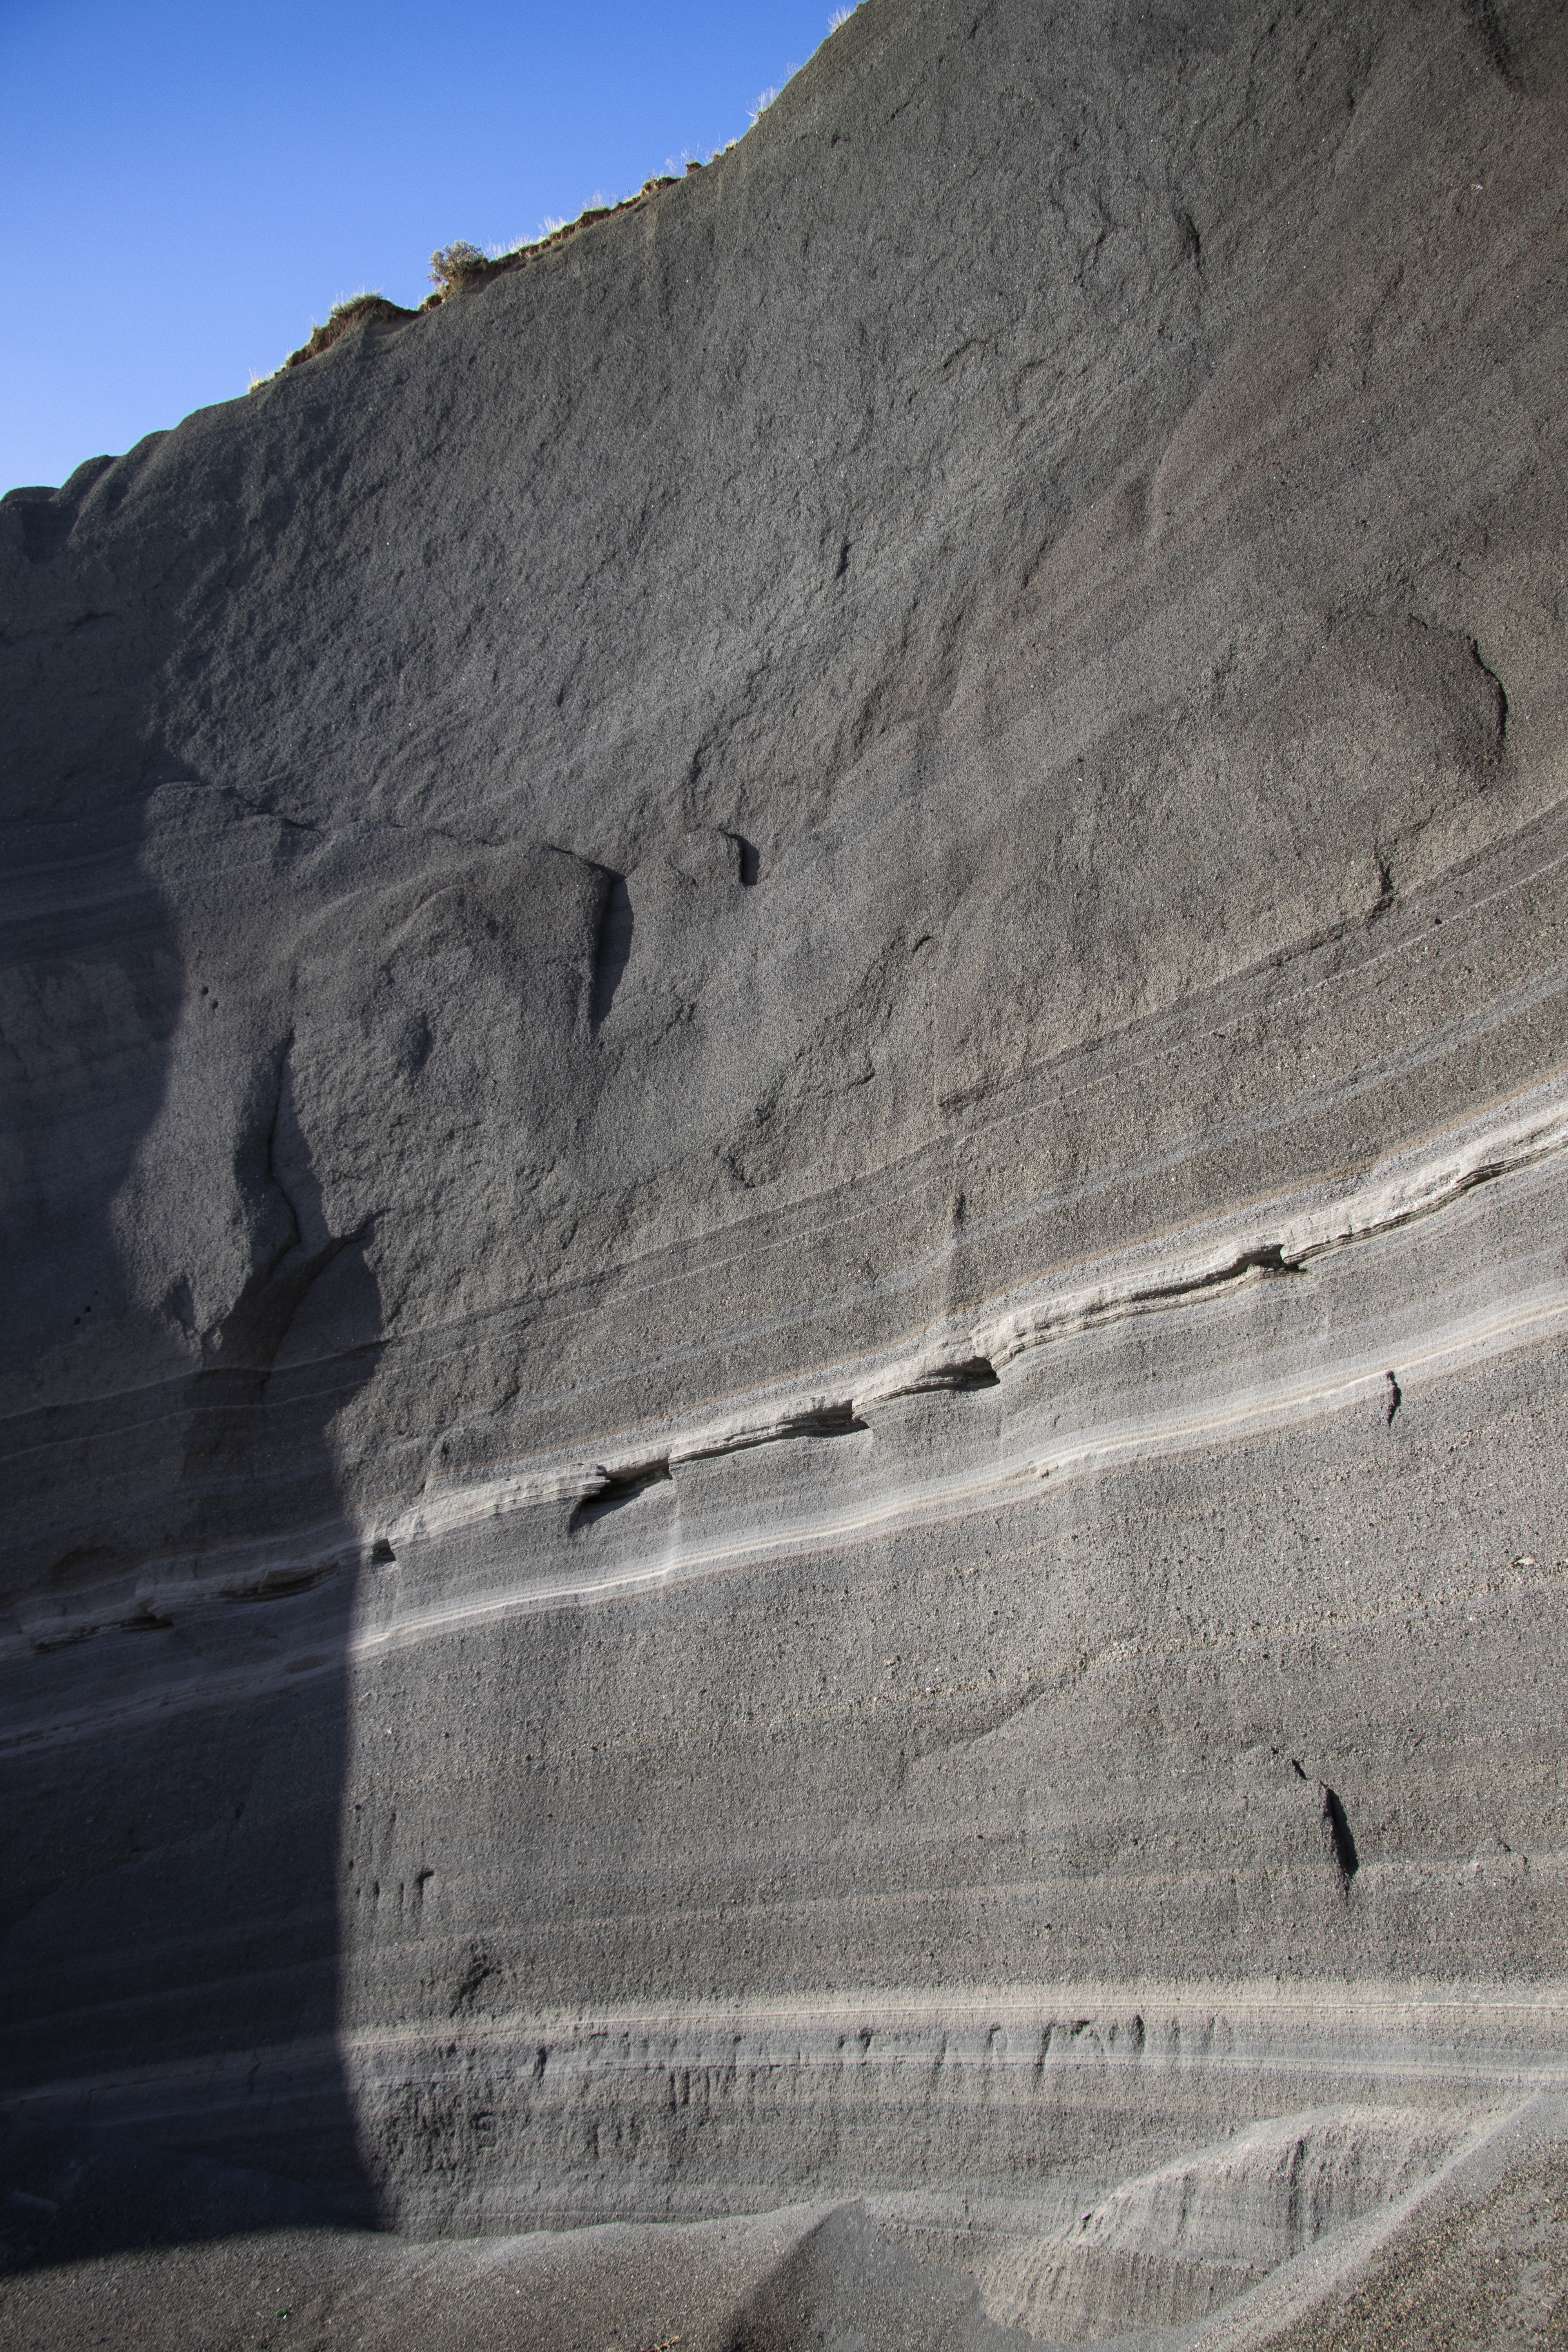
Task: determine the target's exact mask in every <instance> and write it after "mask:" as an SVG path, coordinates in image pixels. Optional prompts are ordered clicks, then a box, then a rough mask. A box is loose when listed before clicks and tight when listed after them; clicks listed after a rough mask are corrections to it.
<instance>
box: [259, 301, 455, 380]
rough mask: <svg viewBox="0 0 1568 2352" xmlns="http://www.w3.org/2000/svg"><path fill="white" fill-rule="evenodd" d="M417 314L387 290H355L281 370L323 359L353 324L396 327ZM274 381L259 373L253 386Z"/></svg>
mask: <svg viewBox="0 0 1568 2352" xmlns="http://www.w3.org/2000/svg"><path fill="white" fill-rule="evenodd" d="M417 316H418V313H417V311H415V310H404V309H403V308H402V307H401V305H400V304H398V303H396V302H389V301H388V300H387V299H386V297H385V295H384V294H351V295H350V297H349V299H348V300H347V301H346V302H334V303H333V305H332V307H331V310H329V311H328V313H327V317H326V322H325V324H324V325H323V326H320V327H312V328H311V330H310V341H309V342H308V343H301V344H300V348H299V350H298V351H297V352H289V356H288V358H287V359H286V360H285V361H284V362H283V367H281V368H279V370H278V373H279V375H281V374H282V373H283V369H284V368H292V367H302V366H303V365H304V362H306V361H307V360H314V359H320V357H321V353H322V352H330V351H331V348H332V345H333V344H334V343H335V342H337V341H339V339H340V337H342V336H343V335H346V334H347V333H348V331H349V329H350V328H351V327H360V326H372V327H395V326H399V325H401V323H402V321H403V320H405V319H413V318H416V317H417ZM271 382H272V378H271V377H270V376H258V377H256V378H255V379H254V380H253V381H252V383H251V386H250V389H251V391H252V392H256V391H258V390H259V389H260V387H261V385H262V384H264V383H271Z"/></svg>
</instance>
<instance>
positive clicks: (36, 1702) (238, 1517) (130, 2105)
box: [0, 797, 379, 2270]
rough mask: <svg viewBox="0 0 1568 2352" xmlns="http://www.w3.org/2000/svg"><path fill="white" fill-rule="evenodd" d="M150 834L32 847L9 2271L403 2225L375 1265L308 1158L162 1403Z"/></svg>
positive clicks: (10, 1535) (119, 810)
mask: <svg viewBox="0 0 1568 2352" xmlns="http://www.w3.org/2000/svg"><path fill="white" fill-rule="evenodd" d="M137 814H138V812H137V809H136V808H135V806H134V805H132V806H128V804H127V798H126V797H121V798H120V799H119V800H118V801H117V802H116V803H115V805H114V808H113V810H112V813H111V814H110V815H109V816H106V817H104V818H102V819H101V820H100V821H98V822H95V821H94V818H93V816H92V814H90V813H89V814H88V815H86V816H76V817H72V818H71V819H69V820H68V821H64V822H60V823H48V824H32V823H28V822H22V823H20V824H18V823H15V822H13V823H11V824H8V825H7V828H6V830H7V834H8V836H9V855H8V857H7V861H6V867H7V882H6V886H5V898H6V901H7V905H6V908H5V911H4V913H3V914H0V926H3V929H4V934H5V957H4V961H5V968H6V976H5V1015H6V1023H5V1035H6V1042H7V1044H8V1045H11V1047H12V1052H11V1055H10V1056H9V1057H8V1066H7V1067H6V1069H5V1084H6V1086H7V1088H8V1090H9V1091H10V1093H11V1095H12V1097H13V1101H12V1104H11V1106H10V1108H12V1110H13V1111H14V1112H15V1113H16V1116H15V1118H13V1119H12V1120H11V1122H10V1129H9V1131H10V1134H11V1135H12V1137H13V1138H14V1139H16V1143H17V1148H18V1154H19V1157H20V1159H21V1161H22V1169H23V1175H22V1181H21V1182H20V1183H18V1184H15V1185H13V1187H12V1188H11V1202H12V1216H11V1230H10V1231H9V1232H8V1233H7V1234H6V1235H5V1239H6V1241H7V1244H8V1245H9V1247H8V1255H9V1258H10V1262H11V1263H13V1264H15V1265H18V1266H19V1267H20V1268H21V1269H22V1272H21V1275H20V1276H19V1280H18V1286H17V1288H18V1293H19V1296H18V1300H17V1306H18V1312H17V1315H16V1317H15V1318H12V1322H11V1347H10V1357H11V1360H10V1361H9V1362H8V1364H7V1365H6V1366H5V1371H6V1372H7V1373H8V1374H9V1376H10V1378H9V1386H10V1390H11V1397H12V1401H13V1402H16V1404H17V1405H18V1406H19V1407H20V1410H18V1411H16V1412H12V1413H10V1414H9V1415H8V1416H7V1417H6V1421H7V1427H6V1436H7V1451H8V1452H9V1453H10V1454H12V1455H13V1457H14V1461H15V1464H16V1468H17V1475H16V1478H15V1479H11V1478H9V1477H8V1489H9V1493H10V1496H11V1500H10V1505H9V1507H8V1509H7V1512H6V1518H7V1520H8V1521H9V1527H8V1529H7V1532H6V1543H5V1549H6V1553H7V1555H8V1570H9V1574H8V1585H9V1597H10V1598H11V1599H12V1600H14V1601H15V1600H16V1599H18V1598H19V1597H22V1596H25V1595H26V1594H27V1593H29V1592H30V1593H31V1594H33V1595H34V1596H41V1598H39V1599H38V1601H37V1607H36V1608H35V1610H34V1612H33V1613H32V1614H31V1616H27V1614H26V1610H25V1609H24V1618H25V1620H26V1623H27V1625H28V1629H29V1635H30V1638H29V1639H27V1640H21V1639H12V1640H9V1641H7V1642H6V1643H5V1646H4V1649H3V1650H0V1692H3V1696H0V1720H3V1721H4V1723H5V1726H6V1729H5V1732H4V1733H0V1753H3V1754H4V1757H5V1790H4V1797H3V1805H4V1818H5V1890H4V1910H3V1912H0V1929H3V1930H4V1932H5V1940H4V1943H3V1945H0V1985H3V1988H4V1990H3V1993H0V2014H3V2017H4V2023H3V2025H0V2052H3V2060H0V2063H3V2069H4V2078H5V2098H4V2102H3V2104H0V2267H3V2268H9V2269H12V2270H15V2269H17V2268H19V2267H27V2266H30V2265H37V2264H40V2263H45V2264H47V2263H56V2262H60V2261H68V2260H76V2259H79V2258H81V2257H84V2256H89V2255H94V2254H102V2253H106V2252H113V2251H115V2250H118V2249H123V2248H127V2247H131V2246H142V2245H148V2244H155V2243H163V2244H170V2243H177V2242H189V2241H192V2240H196V2239H201V2238H208V2237H213V2236H223V2235H228V2234H231V2233H234V2232H237V2231H258V2230H266V2229H268V2228H274V2227H299V2226H300V2225H301V2224H308V2223H310V2222H315V2221H321V2222H329V2221H331V2222H341V2221H344V2220H347V2219H353V2220H365V2219H370V2218H373V2217H374V2197H373V2194H372V2191H371V2189H370V2188H369V2185H368V2183H367V2181H366V2179H365V2177H364V2175H363V2168H362V2167H361V2164H360V2161H359V2157H358V2152H357V2147H356V2143H355V2135H354V2125H353V2114H352V2111H351V2105H350V2101H349V2097H348V2095H347V2090H346V2087H345V2084H344V2081H343V2076H342V2067H341V2064H340V2062H339V2057H338V2048H337V2025H338V1976H339V1940H338V1938H339V1929H338V1906H337V1875H338V1839H339V1811H340V1805H341V1802H342V1779H343V1765H344V1753H345V1742H346V1737H347V1704H348V1688H347V1661H346V1644H347V1641H348V1635H349V1629H350V1626H351V1623H352V1618H353V1591H354V1584H355V1580H356V1576H357V1569H358V1557H359V1555H358V1550H357V1545H356V1543H355V1541H354V1539H353V1536H352V1531H349V1530H346V1529H345V1528H343V1525H342V1518H341V1508H342V1507H341V1497H340V1495H339V1491H338V1485H337V1480H336V1477H335V1475H334V1472H333V1468H332V1458H331V1444H330V1425H331V1422H332V1420H333V1417H334V1416H335V1415H336V1414H338V1413H339V1412H342V1409H343V1407H344V1406H345V1404H346V1403H347V1402H349V1401H350V1400H351V1399H352V1397H353V1395H354V1394H355V1393H356V1391H358V1389H359V1388H360V1387H361V1386H362V1385H363V1382H364V1381H365V1380H366V1379H367V1377H368V1376H369V1372H370V1370H371V1369H372V1366H373V1363H374V1354H375V1349H374V1344H371V1343H368V1342H367V1343H363V1344H361V1345H358V1346H357V1347H356V1346H350V1347H348V1348H346V1349H337V1350H334V1349H332V1348H331V1346H330V1345H328V1346H327V1347H326V1349H325V1351H324V1352H323V1349H322V1348H321V1344H320V1340H321V1326H322V1322H323V1311H322V1301H323V1297H326V1299H327V1309H326V1312H325V1318H324V1319H325V1324H326V1325H327V1326H329V1327H331V1326H334V1325H335V1327H336V1328H339V1329H343V1328H346V1329H348V1330H350V1331H351V1332H358V1333H360V1334H362V1335H363V1334H364V1333H365V1332H366V1331H369V1330H374V1329H375V1328H377V1327H378V1323H379V1297H378V1293H377V1287H376V1281H375V1276H374V1271H373V1270H372V1268H371V1267H370V1265H368V1264H367V1262H366V1257H365V1244H366V1242H367V1239H368V1233H361V1234H353V1235H349V1236H341V1237H332V1238H331V1242H330V1245H328V1246H325V1247H322V1246H319V1245H317V1244H315V1242H314V1241H313V1239H312V1236H311V1235H310V1234H308V1233H305V1232H303V1231H301V1229H300V1219H301V1216H303V1217H304V1218H305V1220H306V1221H307V1222H308V1221H309V1219H310V1216H311V1214H312V1213H314V1212H315V1211H316V1210H317V1209H319V1192H316V1193H315V1194H314V1196H313V1198H312V1196H311V1180H310V1171H309V1169H308V1167H303V1168H302V1167H300V1165H299V1164H298V1158H297V1155H296V1164H295V1166H294V1169H293V1171H292V1172H293V1179H294V1182H293V1186H292V1189H291V1190H290V1188H289V1187H285V1188H284V1192H283V1197H284V1202H285V1211H284V1212H280V1216H282V1217H283V1222H284V1223H285V1225H287V1224H288V1223H289V1221H290V1220H291V1221H292V1230H291V1234H290V1232H289V1231H287V1230H286V1231H284V1232H283V1233H282V1234H281V1238H280V1244H279V1247H278V1249H277V1250H276V1252H275V1254H274V1256H273V1259H272V1262H271V1263H270V1264H269V1265H264V1266H262V1267H260V1268H259V1269H258V1274H257V1276H256V1278H255V1279H254V1280H253V1281H252V1282H251V1283H250V1284H249V1285H248V1286H247V1288H246V1291H245V1294H244V1296H243V1297H242V1298H241V1299H240V1300H239V1301H238V1302H237V1305H236V1308H235V1311H234V1313H233V1314H232V1315H231V1316H230V1317H229V1318H228V1326H229V1328H226V1329H225V1330H224V1332H223V1333H222V1334H221V1335H220V1336H221V1338H222V1339H223V1340H224V1342H225V1343H226V1344H225V1345H224V1347H223V1349H222V1362H221V1368H219V1367H218V1366H216V1365H215V1364H214V1363H212V1362H197V1363H195V1365H194V1366H193V1364H192V1362H191V1361H190V1360H186V1362H185V1365H184V1369H183V1370H182V1369H180V1368H179V1366H178V1365H177V1364H171V1362H170V1361H169V1360H167V1359H165V1361H164V1365H163V1374H162V1377H159V1376H158V1374H157V1370H156V1366H154V1367H153V1372H152V1374H151V1376H149V1374H148V1372H147V1371H146V1370H143V1372H142V1379H141V1381H140V1382H138V1381H137V1379H136V1377H135V1375H136V1371H137V1369H138V1353H137V1350H138V1345H139V1344H140V1343H139V1340H138V1333H139V1330H140V1328H141V1327H140V1326H139V1324H138V1322H137V1316H136V1310H135V1306H134V1293H135V1287H136V1282H135V1280H133V1278H132V1277H133V1275H134V1274H135V1273H136V1270H135V1269H133V1268H132V1265H131V1264H130V1263H129V1259H130V1256H131V1255H133V1252H132V1249H131V1247H130V1245H129V1244H127V1243H126V1240H125V1235H124V1227H123V1219H122V1217H121V1222H120V1224H119V1226H118V1228H117V1225H116V1221H115V1208H114V1204H115V1202H116V1199H117V1196H121V1195H122V1194H123V1188H124V1186H125V1183H126V1181H127V1176H128V1171H131V1170H132V1166H133V1163H134V1162H135V1160H136V1158H137V1154H138V1152H139V1150H140V1149H141V1147H142V1141H143V1139H144V1138H145V1137H146V1136H147V1134H148V1132H149V1131H150V1129H152V1128H153V1124H154V1122H155V1121H157V1120H158V1118H159V1117H160V1115H161V1112H162V1111H163V1107H164V1105H165V1102H166V1099H167V1094H168V1085H169V1076H170V1069H171V1065H172V1060H173V1055H174V1039H175V1037H176V1034H177V1033H178V1030H179V1027H180V1024H181V1021H182V1018H183V1017H184V1014H185V1013H186V1011H187V1009H188V1008H187V1006H186V996H187V993H188V990H189V986H190V983H189V982H188V981H187V978H186V975H185V973H184V971H183V968H182V960H181V955H180V950H179V945H178V940H177V938H176V932H175V926H174V921H173V919H172V917H171V913H170V909H169V907H168V905H167V903H166V901H165V898H164V896H163V892H162V891H161V890H160V889H159V888H158V887H156V885H155V884H153V882H151V881H150V880H149V879H148V878H147V877H146V876H145V875H144V874H143V873H142V870H141V868H140V866H139V841H140V829H139V825H138V823H137V821H136V820H137ZM18 1048H20V1050H18ZM264 1144H265V1139H264ZM117 1231H118V1233H119V1239H118V1241H117ZM144 1273H145V1270H144V1268H143V1269H142V1272H141V1274H140V1275H139V1276H137V1279H140V1280H141V1281H142V1288H143V1290H144V1288H145V1279H144ZM312 1317H314V1318H315V1323H316V1326H317V1328H313V1329H309V1330H307V1329H305V1328H304V1327H305V1326H307V1325H309V1324H310V1321H311V1318H312ZM143 1319H144V1318H143ZM62 1496H63V1497H64V1500H63V1502H62V1500H61V1497H62ZM300 1530H304V1531H307V1532H306V1535H305V1538H304V1540H303V1542H302V1543H301V1541H300ZM285 1539H287V1540H285ZM290 1543H291V1545H292V1556H293V1564H292V1566H291V1567H290V1566H289V1564H288V1562H289V1555H290ZM171 1552H172V1553H173V1555H174V1556H173V1557H171ZM182 1555H183V1556H182ZM279 1560H283V1561H284V1563H285V1564H284V1566H283V1567H282V1568H281V1569H279V1564H278V1563H279ZM225 1561H227V1562H229V1563H230V1564H231V1568H232V1573H228V1572H226V1571H225V1570H224V1562H225ZM215 1563H216V1570H217V1572H216V1576H215V1574H214V1572H213V1571H214V1565H215ZM182 1580H184V1581H182ZM187 1588H188V1597H187ZM40 1612H41V1613H40ZM49 1612H58V1615H51V1614H50V1613H49ZM7 1630H8V1629H7Z"/></svg>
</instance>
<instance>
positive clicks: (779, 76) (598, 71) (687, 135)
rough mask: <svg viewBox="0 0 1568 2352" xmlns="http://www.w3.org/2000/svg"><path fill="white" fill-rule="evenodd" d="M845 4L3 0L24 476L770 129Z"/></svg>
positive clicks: (0, 379)
mask: <svg viewBox="0 0 1568 2352" xmlns="http://www.w3.org/2000/svg"><path fill="white" fill-rule="evenodd" d="M834 8H835V0H743V5H731V6H723V5H704V0H644V5H640V6H633V5H627V0H567V5H554V6H549V7H542V6H536V5H531V0H525V4H524V5H513V6H511V7H505V6H500V5H492V0H479V5H469V6H464V5H453V6H445V7H443V6H433V5H406V0H375V4H374V5H366V0H313V5H311V4H310V0H270V5H266V6H258V7H252V8H244V7H240V6H236V5H221V0H219V5H206V6H195V5H189V0H145V5H132V0H0V126H3V129H0V220H3V221H4V223H5V243H6V268H5V301H4V313H3V323H0V490H4V489H9V488H15V487H16V485H18V484H21V483H34V482H61V481H64V479H65V478H66V477H67V475H68V474H69V473H70V472H71V470H72V468H73V467H76V466H77V465H79V463H80V462H81V460H82V459H83V458H85V457H98V456H100V455H103V454H110V455H118V454H119V453H120V452H121V451H122V450H125V449H128V448H130V447H132V446H133V444H134V443H135V442H137V441H139V440H140V439H141V437H142V435H143V434H144V433H150V432H152V431H153V430H154V429H155V428H156V427H157V426H160V425H174V424H177V423H178V422H179V420H180V418H181V417H182V416H184V415H187V414H188V413H189V411H190V410H192V409H193V408H201V407H205V405H206V404H207V403H208V402H210V401H215V400H228V399H232V398H233V397H234V396H235V395H236V394H239V393H242V392H244V391H245V389H246V386H247V383H249V381H250V379H251V377H252V376H253V375H264V374H266V373H268V372H269V371H270V370H271V369H273V368H275V367H276V366H277V365H278V363H279V361H280V360H282V359H283V358H284V357H285V356H286V355H287V354H288V352H290V351H292V350H293V349H294V348H295V346H296V345H297V344H299V343H301V342H303V341H304V340H305V338H306V336H307V335H308V334H309V332H310V326H311V323H312V321H313V320H318V319H324V318H325V317H326V314H327V312H328V310H330V309H331V305H332V303H333V302H334V301H336V300H337V299H339V298H340V297H341V296H342V295H345V294H354V293H358V292H359V291H360V290H361V289H362V288H365V287H371V288H375V289H379V290H380V291H381V292H383V293H384V294H388V295H390V296H391V297H392V299H394V300H395V301H398V302H404V303H407V304H409V305H413V304H414V303H416V302H418V301H421V300H422V299H424V297H425V295H426V293H427V292H428V291H429V284H428V278H427V276H426V265H427V262H428V258H429V255H430V252H431V249H432V247H435V246H437V245H448V244H450V243H451V242H452V240H453V239H454V238H457V237H466V238H468V240H469V242H470V243H472V244H474V245H479V246H485V247H489V246H492V245H501V244H507V245H515V244H517V243H519V242H521V239H523V238H524V237H528V236H534V235H536V234H537V233H538V231H539V229H540V227H541V226H542V224H543V223H545V222H546V221H548V220H551V219H571V218H573V217H574V215H576V214H577V213H579V212H581V211H582V210H583V209H584V206H585V205H589V204H592V203H594V202H595V200H599V201H606V200H609V199H612V198H615V197H617V196H624V195H630V194H633V193H634V192H635V190H637V188H639V187H640V186H641V185H642V183H643V182H644V180H646V179H647V178H648V177H649V175H650V174H651V173H655V172H659V171H662V170H664V169H665V168H666V167H667V166H669V167H671V168H673V169H675V170H676V171H679V170H680V169H681V168H682V163H683V160H684V158H686V157H687V156H690V155H700V156H703V157H706V156H707V155H709V154H710V152H712V151H713V150H714V149H715V148H718V147H721V146H723V145H724V144H725V143H726V142H727V141H729V140H731V139H733V138H735V137H737V136H738V135H739V134H740V133H742V132H743V131H745V130H746V128H747V125H748V123H749V122H750V121H751V117H752V110H753V108H754V106H755V105H756V102H757V100H758V98H759V97H760V95H761V94H762V93H763V91H764V90H766V89H770V88H773V87H776V86H777V85H779V84H781V83H782V82H783V81H784V79H785V78H786V76H787V74H788V73H789V71H790V70H791V69H792V68H795V67H798V66H801V65H804V64H805V60H806V58H808V57H809V56H810V55H811V54H812V52H813V50H814V49H816V47H817V46H818V45H819V43H820V42H821V41H822V40H823V39H824V38H825V37H826V33H827V28H828V18H829V16H830V15H831V14H833V13H834Z"/></svg>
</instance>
